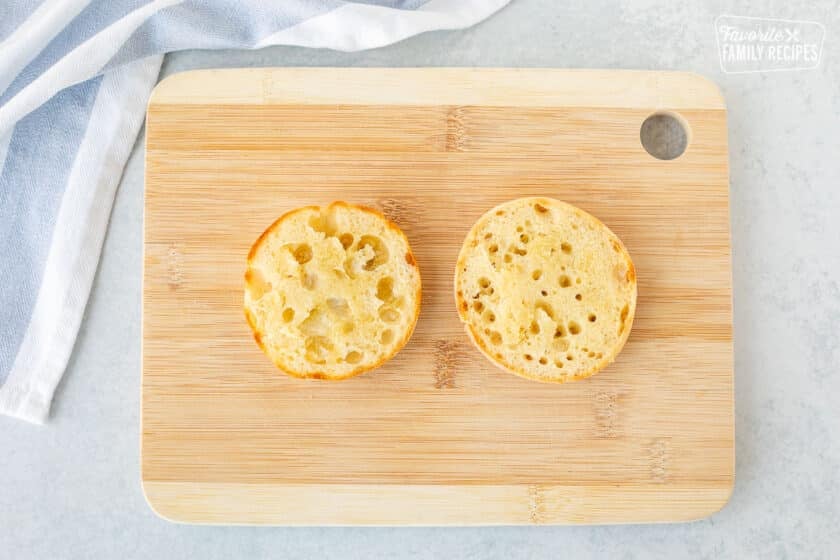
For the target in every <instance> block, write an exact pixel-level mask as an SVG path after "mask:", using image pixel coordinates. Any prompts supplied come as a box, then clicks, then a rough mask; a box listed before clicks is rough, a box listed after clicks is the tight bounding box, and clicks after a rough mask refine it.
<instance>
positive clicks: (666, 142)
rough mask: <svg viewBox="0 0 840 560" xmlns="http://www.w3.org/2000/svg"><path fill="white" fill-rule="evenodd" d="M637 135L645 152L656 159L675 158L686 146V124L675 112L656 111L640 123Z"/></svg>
mask: <svg viewBox="0 0 840 560" xmlns="http://www.w3.org/2000/svg"><path fill="white" fill-rule="evenodd" d="M639 137H640V138H641V141H642V146H643V147H644V149H645V150H646V151H647V153H649V154H650V155H652V156H653V157H655V158H656V159H662V160H669V159H676V158H678V157H680V156H681V155H683V153H685V150H686V148H687V147H688V124H687V123H686V121H685V119H683V118H682V117H681V116H680V115H678V114H676V113H670V112H668V113H664V112H657V113H654V114H652V115H651V116H649V117H648V118H646V119H645V121H644V122H643V123H642V128H641V130H640V132H639Z"/></svg>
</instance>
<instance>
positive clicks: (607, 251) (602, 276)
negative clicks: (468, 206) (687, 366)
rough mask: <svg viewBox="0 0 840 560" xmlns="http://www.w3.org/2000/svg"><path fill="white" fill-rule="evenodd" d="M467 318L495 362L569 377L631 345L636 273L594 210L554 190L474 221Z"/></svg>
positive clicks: (465, 263)
mask: <svg viewBox="0 0 840 560" xmlns="http://www.w3.org/2000/svg"><path fill="white" fill-rule="evenodd" d="M455 298H456V302H457V305H458V312H459V314H460V317H461V321H462V322H463V323H464V325H465V329H466V331H467V334H468V335H469V337H470V338H471V339H472V341H473V342H474V343H475V345H476V346H477V347H478V348H479V350H481V352H482V353H484V354H485V355H486V356H487V357H488V358H489V359H490V360H491V361H492V362H493V363H494V364H496V365H497V366H499V367H501V368H502V369H504V370H506V371H509V372H511V373H515V374H516V375H519V376H522V377H526V378H529V379H535V380H537V381H549V382H558V383H562V382H565V381H571V380H575V379H582V378H585V377H589V376H590V375H593V374H594V373H596V372H598V371H600V370H601V369H603V368H604V367H605V366H607V365H608V364H610V363H611V362H612V361H613V360H615V357H616V356H617V355H618V353H619V351H621V349H622V347H623V346H624V343H625V342H626V341H627V337H628V336H629V335H630V328H631V326H632V324H633V316H634V314H635V311H636V273H635V269H634V267H633V262H632V260H631V259H630V255H629V254H628V253H627V249H625V247H624V245H623V244H622V243H621V240H619V239H618V237H616V235H615V234H614V233H613V232H612V231H610V230H609V228H607V226H605V225H604V224H603V223H601V222H600V221H599V220H598V219H597V218H595V217H594V216H592V215H590V214H588V213H586V212H584V211H583V210H581V209H579V208H576V207H574V206H572V205H570V204H566V203H565V202H561V201H559V200H554V199H550V198H520V199H517V200H512V201H509V202H506V203H504V204H501V205H499V206H497V207H496V208H493V209H492V210H490V211H489V212H487V213H486V214H484V215H483V216H481V218H479V220H478V221H477V222H476V223H475V225H474V226H473V227H472V229H471V230H470V232H469V234H468V235H467V237H466V239H465V240H464V244H463V247H462V248H461V252H460V255H459V256H458V262H457V267H456V270H455Z"/></svg>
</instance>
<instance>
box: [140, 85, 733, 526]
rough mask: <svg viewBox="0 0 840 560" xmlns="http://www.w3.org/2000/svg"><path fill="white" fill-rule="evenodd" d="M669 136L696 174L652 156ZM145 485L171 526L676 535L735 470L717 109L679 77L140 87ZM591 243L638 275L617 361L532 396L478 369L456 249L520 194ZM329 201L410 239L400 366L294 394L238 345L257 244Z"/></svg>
mask: <svg viewBox="0 0 840 560" xmlns="http://www.w3.org/2000/svg"><path fill="white" fill-rule="evenodd" d="M661 111H668V112H671V113H674V114H676V115H678V117H679V118H680V119H682V120H683V121H684V122H685V123H686V125H687V129H688V132H689V144H688V148H687V150H686V152H685V153H684V154H683V155H682V156H681V157H679V158H677V159H673V160H669V161H662V160H658V159H655V158H653V157H652V156H650V155H649V154H648V153H647V152H646V151H645V150H644V149H643V147H642V145H641V143H640V139H639V130H640V126H641V124H642V122H643V121H644V120H645V119H646V118H647V117H648V116H650V115H651V114H654V113H656V112H661ZM146 149H147V151H146V206H145V212H146V214H145V256H144V285H143V395H142V408H143V412H142V482H143V487H144V491H145V493H146V497H147V499H148V501H149V503H150V504H151V506H152V508H154V510H155V511H156V512H158V513H159V514H160V515H162V516H164V517H166V518H168V519H172V520H176V521H183V522H196V523H256V524H282V525H293V524H389V525H390V524H433V525H440V524H544V523H618V522H653V521H684V520H691V519H696V518H700V517H703V516H706V515H709V514H711V513H713V512H715V511H716V510H718V509H719V508H720V507H722V505H723V504H724V503H725V502H726V500H727V499H728V497H729V495H730V492H731V489H732V484H733V474H734V449H733V371H732V327H731V302H730V298H731V282H730V273H731V272H730V270H731V269H730V250H729V215H728V196H729V195H728V166H727V143H726V110H725V107H724V103H723V100H722V98H721V96H720V93H719V92H718V90H717V88H716V87H715V86H714V85H713V84H712V83H710V82H709V81H707V80H705V79H703V78H701V77H699V76H697V75H693V74H684V73H664V72H628V71H589V70H581V71H568V70H547V69H532V70H512V69H335V68H323V69H301V68H296V69H280V68H278V69H249V70H206V71H197V72H188V73H184V74H178V75H175V76H172V77H170V78H167V79H166V80H164V81H163V82H162V83H161V84H160V85H158V87H157V88H156V90H155V92H154V94H153V96H152V99H151V101H150V104H149V112H148V118H147V145H146ZM532 195H543V196H552V197H556V198H560V199H562V200H566V201H568V202H571V203H573V204H575V205H578V206H580V207H581V208H583V209H585V210H587V211H588V212H591V213H592V214H594V215H595V216H597V217H598V218H600V219H601V220H602V221H604V222H605V223H606V224H607V225H608V226H609V227H610V228H611V229H612V230H613V231H615V233H616V234H618V235H619V237H621V239H622V240H623V241H624V243H625V244H626V246H627V248H628V250H629V251H630V254H631V255H632V257H633V259H634V261H635V264H636V270H637V274H638V283H639V296H638V310H637V316H636V320H635V323H634V326H633V331H632V334H631V336H630V340H629V341H628V343H627V345H626V347H625V348H624V350H623V352H622V353H621V354H620V356H619V358H618V360H617V361H616V362H615V363H614V364H613V365H611V366H610V367H609V368H607V369H606V370H604V371H602V372H601V373H599V374H598V375H596V376H594V377H592V378H590V379H587V380H584V381H580V382H576V383H570V384H565V385H550V384H543V383H537V382H533V381H528V380H525V379H522V378H519V377H516V376H514V375H510V374H506V373H504V372H502V371H500V370H498V369H496V368H495V367H493V366H492V365H490V364H489V363H488V362H487V361H486V360H485V359H484V358H483V357H482V356H481V355H480V354H479V352H478V351H477V350H475V349H473V348H472V347H471V346H470V343H469V342H468V340H467V338H466V335H465V334H464V332H463V330H462V328H461V326H460V324H459V321H458V316H457V312H456V309H455V306H454V300H453V295H452V274H453V267H454V264H455V259H456V256H457V253H458V249H459V247H460V244H461V241H462V239H463V238H464V236H465V235H466V233H467V231H468V229H469V228H470V226H471V225H472V223H473V222H474V220H475V219H476V218H478V217H479V216H480V215H481V214H482V213H483V212H484V211H485V210H487V209H489V208H490V207H492V206H494V205H496V204H498V203H500V202H502V201H505V200H508V199H511V198H516V197H521V196H532ZM336 199H342V200H347V201H350V202H354V203H361V204H366V205H370V206H375V207H378V208H380V209H382V210H383V211H384V212H385V213H386V214H387V215H388V216H390V217H391V218H392V219H393V220H394V221H396V222H397V223H398V224H399V225H400V226H401V227H402V228H403V230H404V231H405V232H406V234H407V236H408V238H409V239H410V241H411V244H412V247H413V249H414V251H415V255H416V257H417V261H418V264H419V266H420V271H421V274H422V277H423V292H424V294H423V302H422V304H423V307H422V313H421V317H420V320H419V322H418V325H417V329H416V331H415V333H414V336H413V338H412V339H411V341H410V343H409V344H408V346H407V347H406V348H405V349H404V350H403V351H402V352H401V353H400V354H399V355H398V356H397V357H396V358H395V359H393V360H392V361H391V362H388V363H387V364H386V365H385V366H383V367H382V368H380V369H378V370H376V371H373V372H369V373H367V374H365V375H362V376H359V377H356V378H353V379H350V380H347V381H343V382H334V383H329V382H323V381H306V380H300V379H293V378H290V377H288V376H286V375H284V374H282V373H280V372H279V371H278V370H276V369H275V368H274V366H273V365H272V364H271V363H270V362H269V360H268V359H267V358H266V357H265V356H264V355H263V354H262V353H261V352H260V350H259V349H258V348H257V346H256V344H255V343H254V341H253V340H252V338H251V333H250V331H249V328H248V325H247V324H246V322H245V319H244V316H243V312H242V297H243V296H242V277H243V273H244V269H245V257H246V255H247V253H248V249H249V247H250V245H251V243H252V242H253V241H254V240H255V239H256V238H257V236H258V235H259V234H260V233H261V232H262V231H263V229H265V228H266V227H267V226H268V225H269V224H271V223H272V221H273V220H274V219H275V218H277V217H278V216H279V215H281V214H283V213H284V212H286V211H287V210H289V209H290V208H293V207H296V206H301V205H307V204H319V205H320V204H326V203H328V202H330V201H332V200H336Z"/></svg>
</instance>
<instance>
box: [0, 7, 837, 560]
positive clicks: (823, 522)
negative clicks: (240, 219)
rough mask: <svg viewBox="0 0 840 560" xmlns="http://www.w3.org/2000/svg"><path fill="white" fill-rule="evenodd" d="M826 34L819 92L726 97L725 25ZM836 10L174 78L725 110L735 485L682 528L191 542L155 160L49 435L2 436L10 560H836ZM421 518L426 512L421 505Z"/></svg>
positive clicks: (193, 58) (112, 250) (814, 80)
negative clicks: (151, 450)
mask: <svg viewBox="0 0 840 560" xmlns="http://www.w3.org/2000/svg"><path fill="white" fill-rule="evenodd" d="M722 13H730V14H737V15H749V16H765V17H778V18H794V19H808V20H815V21H819V22H822V23H823V24H824V25H825V27H826V30H827V34H826V40H825V46H824V50H823V57H822V62H821V65H820V67H819V68H818V69H816V70H809V71H801V72H780V73H767V74H744V75H727V74H723V73H721V71H720V67H719V64H718V54H717V46H716V40H715V34H714V29H713V22H714V19H715V18H716V17H717V16H718V15H720V14H722ZM839 23H840V9H838V6H837V3H836V2H827V1H826V2H814V1H805V0H794V1H790V2H776V3H775V4H768V3H764V2H753V3H741V4H737V5H730V4H723V3H718V2H709V3H707V4H706V6H705V7H699V6H697V5H696V3H683V2H672V1H664V0H661V1H657V0H650V1H639V2H620V3H614V2H606V1H599V2H558V1H556V0H514V2H513V4H512V5H511V6H509V7H508V8H506V9H504V10H503V11H502V12H500V13H498V14H497V15H496V16H494V17H493V18H491V19H490V20H488V21H486V22H484V23H482V24H480V25H478V26H477V27H475V28H473V29H470V30H467V31H463V32H445V33H444V32H437V33H429V34H425V35H422V36H420V37H416V38H413V39H410V40H407V41H404V42H402V43H400V44H397V45H394V46H391V47H387V48H383V49H378V50H375V51H369V52H363V53H357V54H343V53H336V52H330V51H314V50H305V49H298V48H270V49H266V50H262V51H255V52H230V51H220V52H185V53H179V54H175V55H173V56H170V57H169V58H168V59H167V60H166V64H165V66H164V75H167V74H172V73H175V72H180V71H183V70H189V69H193V68H208V67H221V66H285V65H300V66H329V65H336V66H439V65H441V66H447V65H448V66H555V67H589V68H599V67H601V68H638V69H656V70H692V71H695V72H699V73H701V74H704V75H706V76H708V77H710V78H711V79H713V80H715V81H716V82H717V83H718V84H720V87H721V89H722V90H723V93H724V95H725V97H726V101H727V104H728V109H729V149H730V166H731V209H732V248H733V254H734V255H733V261H734V262H733V272H734V306H735V368H736V382H735V385H736V391H735V393H736V439H737V477H736V479H737V480H736V485H735V491H734V493H733V495H732V499H731V500H730V503H729V504H728V505H727V506H726V507H725V508H724V509H723V510H722V511H721V512H720V513H718V514H716V515H714V516H712V517H711V518H710V519H707V520H704V521H699V522H695V523H689V524H682V525H650V526H613V527H536V528H532V527H502V528H447V529H436V528H409V529H394V528H383V529H373V528H257V527H196V526H183V525H174V524H171V523H169V522H166V521H163V520H161V519H159V518H157V517H156V516H155V514H154V513H152V511H151V510H150V509H149V508H148V506H147V505H146V502H145V500H144V499H143V495H142V492H141V488H140V482H139V476H140V475H139V409H140V403H139V386H140V287H141V262H142V260H141V256H142V213H143V210H142V209H143V150H142V146H143V138H140V139H139V140H138V143H137V145H136V146H135V149H134V152H133V154H132V157H131V160H130V161H129V164H128V167H127V169H126V171H125V175H124V177H123V180H122V185H121V186H120V190H119V193H118V196H117V200H116V203H115V206H114V211H113V215H112V218H111V226H110V231H109V233H108V237H107V240H106V242H105V249H104V253H103V258H102V262H101V264H100V267H99V272H98V276H97V279H96V282H95V285H94V289H93V293H92V295H91V299H90V303H89V305H88V309H87V315H86V319H85V321H84V324H83V325H82V329H81V332H80V335H79V339H78V342H77V344H76V349H75V352H74V354H73V357H72V359H71V362H70V366H69V369H68V371H67V373H66V375H65V378H64V380H63V381H62V383H61V385H60V387H59V390H58V392H57V394H56V397H55V402H54V405H53V412H52V417H51V419H50V422H49V424H48V425H46V426H43V427H39V426H32V425H29V424H26V423H23V422H20V421H16V420H12V419H9V418H5V417H0V558H3V559H5V558H9V559H12V558H14V559H28V558H44V559H47V558H49V559H53V558H114V557H119V558H156V559H165V558H252V557H263V556H271V557H278V558H347V559H356V558H358V559H362V558H365V559H366V558H414V557H419V558H622V559H632V558H645V559H646V558H673V559H676V558H758V557H761V558H809V559H816V558H826V559H828V558H838V557H840V505H838V502H840V489H838V485H840V443H839V442H840V433H839V432H840V413H838V408H840V371H838V369H840V365H839V364H840V283H838V275H840V163H838V161H840V132H838V125H840V79H838V70H840V65H838V55H840V48H838V42H837V41H838V36H840V33H838V31H840V25H838V24H839ZM407 507H410V506H408V505H407Z"/></svg>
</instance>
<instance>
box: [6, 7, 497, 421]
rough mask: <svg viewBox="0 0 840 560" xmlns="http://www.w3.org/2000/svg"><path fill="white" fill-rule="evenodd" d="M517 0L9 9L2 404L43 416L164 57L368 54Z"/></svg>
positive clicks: (19, 413)
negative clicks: (307, 50) (227, 52)
mask: <svg viewBox="0 0 840 560" xmlns="http://www.w3.org/2000/svg"><path fill="white" fill-rule="evenodd" d="M508 1H509V0H380V1H372V0H366V1H358V2H347V1H341V0H308V1H307V0H281V1H275V2H265V1H261V0H205V1H199V0H153V1H148V0H113V1H105V0H102V1H96V0H93V1H92V0H62V1H59V0H11V3H8V2H6V3H4V4H5V5H4V6H3V7H2V8H0V41H2V42H0V413H5V414H9V415H12V416H16V417H19V418H23V419H25V420H29V421H33V422H43V421H44V420H45V419H46V417H47V415H48V413H49V408H50V402H51V401H52V396H53V392H54V391H55V387H56V385H57V383H58V381H59V379H60V378H61V375H62V374H63V372H64V369H65V367H66V365H67V360H68V358H69V356H70V352H71V350H72V348H73V343H74V341H75V339H76V334H77V332H78V330H79V323H80V322H81V319H82V313H83V311H84V307H85V303H86V302H87V298H88V293H89V292H90V286H91V282H92V281H93V276H94V272H95V270H96V265H97V262H98V260H99V253H100V251H101V247H102V240H103V237H104V234H105V228H106V227H107V224H108V216H109V214H110V211H111V204H112V202H113V199H114V191H115V189H116V187H117V184H118V183H119V180H120V176H121V174H122V170H123V166H124V165H125V162H126V159H127V158H128V155H129V152H130V150H131V147H132V144H133V143H134V140H135V137H136V136H137V133H138V131H139V129H140V126H141V124H142V122H143V114H144V112H145V108H146V100H147V98H148V96H149V92H150V91H151V89H152V87H153V86H154V84H155V82H156V80H157V76H158V72H159V71H160V66H161V61H162V59H163V54H164V53H166V52H171V51H176V50H181V49H221V48H242V49H258V48H261V47H266V46H269V45H298V46H306V47H325V48H332V49H338V50H347V51H353V50H361V49H368V48H372V47H379V46H382V45H387V44H389V43H393V42H395V41H399V40H401V39H404V38H406V37H409V36H411V35H415V34H417V33H421V32H423V31H429V30H432V29H457V28H462V27H467V26H470V25H472V24H474V23H476V22H478V21H480V20H482V19H483V18H485V17H487V16H489V15H490V14H492V13H493V12H495V11H496V10H498V9H499V8H501V7H502V6H504V5H505V4H507V2H508Z"/></svg>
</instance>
